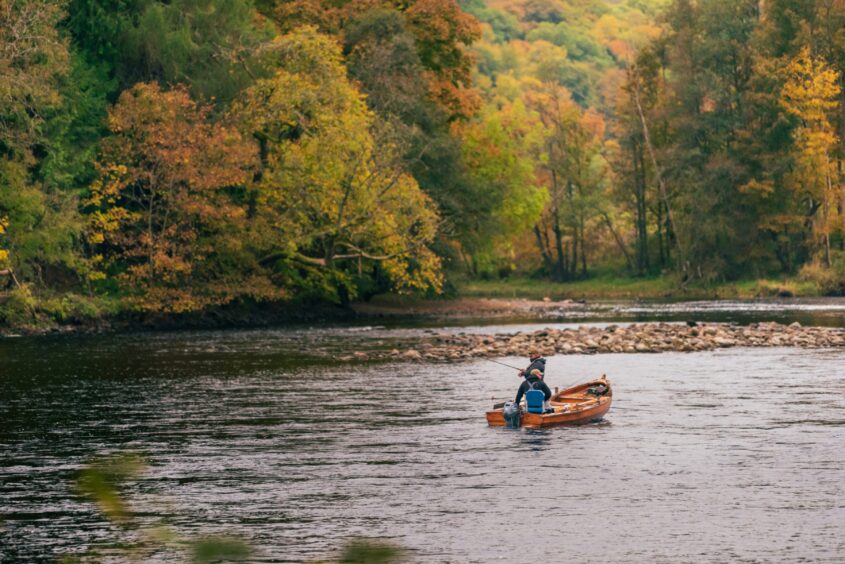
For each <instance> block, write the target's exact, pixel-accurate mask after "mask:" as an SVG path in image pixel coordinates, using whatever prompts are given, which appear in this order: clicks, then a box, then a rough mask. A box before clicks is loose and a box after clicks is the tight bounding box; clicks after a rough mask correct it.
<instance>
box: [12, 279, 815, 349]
mask: <svg viewBox="0 0 845 564" xmlns="http://www.w3.org/2000/svg"><path fill="white" fill-rule="evenodd" d="M820 294H821V292H820V291H819V287H818V286H817V285H815V284H814V283H812V282H806V281H796V280H788V279H783V280H754V281H746V282H741V283H733V284H722V285H717V286H708V287H699V286H694V285H692V286H691V285H687V286H684V287H681V286H679V285H678V284H677V280H675V279H673V278H671V277H658V278H618V277H612V276H598V277H596V278H593V279H589V280H583V281H576V282H571V283H563V284H561V283H552V282H548V281H543V280H534V279H526V278H512V279H507V280H497V281H478V280H472V281H469V280H465V281H457V282H456V285H455V292H454V294H453V296H452V297H441V298H421V297H415V296H398V295H394V294H385V295H380V296H376V297H374V298H372V299H370V300H368V301H366V302H357V303H352V304H350V305H349V306H347V307H343V306H340V305H337V304H332V303H328V302H303V301H290V302H272V303H237V304H230V305H227V306H222V307H215V308H209V309H207V310H203V311H199V312H192V313H184V314H174V313H139V312H134V311H130V310H128V309H127V308H126V305H125V304H124V303H122V302H121V301H120V300H119V299H118V298H115V297H108V296H83V295H79V294H63V295H55V296H37V297H36V296H34V295H33V294H31V293H29V291H28V290H25V289H21V290H18V291H12V292H7V293H5V294H4V295H2V296H0V298H2V299H0V335H39V334H54V333H105V332H126V331H139V330H141V331H143V330H158V329H164V330H173V329H223V328H255V327H269V326H281V325H293V324H302V323H308V324H323V323H345V322H362V323H379V322H382V320H386V319H396V320H403V321H405V322H416V320H422V321H424V320H429V321H430V320H435V319H443V320H450V319H451V320H456V319H462V320H477V321H483V320H485V319H489V320H495V319H505V318H510V319H520V320H532V319H533V320H546V319H568V318H579V317H580V316H583V315H584V314H585V311H586V310H588V309H589V308H590V307H591V305H596V304H601V303H602V302H605V303H606V302H608V301H614V300H615V301H633V300H646V301H647V300H651V301H653V302H660V301H664V302H684V301H693V300H713V299H757V298H761V297H765V298H768V299H772V298H778V297H793V296H795V297H807V296H817V295H820ZM781 321H783V320H782V319H781ZM802 321H803V320H802Z"/></svg>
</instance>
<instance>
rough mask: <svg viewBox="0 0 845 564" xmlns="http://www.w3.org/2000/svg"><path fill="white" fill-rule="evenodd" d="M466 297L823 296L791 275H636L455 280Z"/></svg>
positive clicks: (645, 297)
mask: <svg viewBox="0 0 845 564" xmlns="http://www.w3.org/2000/svg"><path fill="white" fill-rule="evenodd" d="M456 287H457V293H458V295H459V296H461V297H466V298H482V297H484V298H525V299H543V298H551V299H553V300H564V299H589V300H597V299H659V298H664V299H686V300H699V299H728V298H744V299H750V298H760V297H776V296H784V297H787V296H796V297H798V296H800V297H810V296H819V295H822V292H821V289H820V287H819V286H818V284H816V283H815V282H812V281H804V280H798V279H789V278H781V279H777V278H773V279H760V280H744V281H738V282H726V283H720V284H713V285H702V284H694V283H689V284H686V285H681V284H680V282H679V281H678V279H677V278H676V277H673V276H659V277H651V278H634V277H622V276H614V275H605V276H597V277H595V278H589V279H586V280H578V281H575V282H563V283H561V282H549V281H546V280H536V279H531V278H508V279H503V280H465V281H460V282H458V283H456Z"/></svg>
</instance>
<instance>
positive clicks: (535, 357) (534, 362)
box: [519, 349, 546, 378]
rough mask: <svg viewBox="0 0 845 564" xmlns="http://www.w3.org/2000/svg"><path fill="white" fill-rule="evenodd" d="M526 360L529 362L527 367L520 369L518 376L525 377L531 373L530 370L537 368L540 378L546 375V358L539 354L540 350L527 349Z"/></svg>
mask: <svg viewBox="0 0 845 564" xmlns="http://www.w3.org/2000/svg"><path fill="white" fill-rule="evenodd" d="M528 361H529V362H530V363H531V364H529V365H528V368H526V369H525V370H520V371H519V376H524V377H527V376H528V375H530V374H531V371H532V370H539V371H540V378H543V377H544V376H545V375H546V359H545V358H543V357H542V356H540V351H538V350H537V349H531V350H529V351H528Z"/></svg>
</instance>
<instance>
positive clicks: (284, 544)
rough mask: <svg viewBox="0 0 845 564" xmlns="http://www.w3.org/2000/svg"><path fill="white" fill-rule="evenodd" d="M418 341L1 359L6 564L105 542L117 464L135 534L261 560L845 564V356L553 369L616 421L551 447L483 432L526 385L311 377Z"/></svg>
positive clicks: (558, 379)
mask: <svg viewBox="0 0 845 564" xmlns="http://www.w3.org/2000/svg"><path fill="white" fill-rule="evenodd" d="M687 315H688V316H689V315H694V314H691V313H688V314H687ZM762 317H764V316H761V317H760V318H762ZM540 326H542V325H540ZM497 329H502V327H497ZM438 330H449V329H446V328H441V329H438ZM452 330H458V329H452ZM460 330H472V328H461V329H460ZM420 331H422V330H421V329H411V328H392V329H385V328H372V327H369V328H363V327H345V328H333V329H327V328H323V329H310V330H309V329H299V330H292V329H284V330H260V331H225V332H183V333H147V334H138V335H120V336H108V337H104V336H87V337H68V338H54V339H53V338H47V339H44V338H42V339H6V340H3V341H0V385H2V388H0V449H2V450H0V561H13V560H21V561H32V560H50V559H54V558H56V557H57V556H61V555H65V554H74V553H80V552H83V551H84V550H86V549H88V548H91V547H92V546H96V545H99V544H102V543H105V542H109V541H110V540H111V539H113V538H115V535H116V534H117V531H116V530H115V529H114V528H112V526H110V525H109V524H108V523H107V522H106V521H105V520H104V519H103V518H102V517H101V516H100V515H99V514H98V513H97V511H96V509H95V507H94V506H93V505H91V504H90V503H88V502H86V501H85V500H83V499H81V498H80V497H79V496H78V495H77V494H76V493H75V491H74V489H73V479H74V476H75V475H76V473H77V472H78V470H79V468H81V467H82V465H84V464H85V463H86V461H88V460H90V459H91V457H92V456H94V455H97V454H105V453H112V452H121V451H132V452H140V453H143V454H144V456H145V457H146V459H147V461H148V468H147V470H146V472H145V473H144V474H143V475H142V476H141V477H140V478H139V479H138V480H135V481H132V482H130V483H129V484H127V489H126V493H127V497H128V499H129V500H130V501H131V503H132V504H133V506H134V507H136V508H138V509H140V510H141V512H142V519H143V520H146V521H148V522H150V523H153V522H156V521H158V520H160V519H165V520H166V521H167V522H168V523H169V524H170V525H172V526H173V527H174V528H175V529H177V530H178V531H179V532H180V533H182V534H184V535H185V536H188V537H199V536H202V535H206V534H213V533H226V534H235V535H240V536H242V537H244V538H246V539H247V540H248V542H249V543H250V544H251V545H252V547H253V549H254V550H255V554H254V558H255V559H256V560H267V561H291V562H300V561H307V560H315V559H319V558H325V557H327V556H330V555H331V553H332V551H333V550H334V549H335V548H336V547H338V546H340V545H341V544H343V542H344V541H345V540H346V539H348V538H349V537H352V536H368V537H378V538H383V539H389V540H392V541H394V542H396V543H398V544H401V545H403V546H405V547H407V548H409V549H410V550H411V555H412V560H414V561H418V562H495V561H502V562H536V561H543V560H545V561H560V560H564V559H566V560H568V561H572V562H601V561H604V562H667V563H670V562H671V563H675V562H726V561H744V562H796V561H813V562H842V561H843V559H845V351H834V350H813V351H810V350H799V349H724V350H718V351H713V352H706V353H664V354H659V355H651V354H642V355H625V354H616V355H592V356H582V355H572V356H557V357H551V358H550V359H549V364H548V371H547V377H546V379H547V381H548V383H549V384H550V385H551V386H561V387H563V386H565V385H567V384H570V383H573V382H575V381H579V380H581V379H583V378H586V377H589V376H597V375H600V374H601V373H607V374H608V376H609V377H610V378H611V381H612V382H613V384H614V390H615V393H614V404H613V406H614V407H613V408H612V409H611V411H610V412H609V414H608V415H607V417H606V418H605V421H604V422H602V423H598V424H592V425H587V426H583V427H577V428H556V429H549V430H544V431H527V430H515V431H514V430H506V429H501V428H497V429H492V428H488V427H487V425H486V422H485V420H484V411H485V410H486V409H487V408H489V406H490V405H491V403H492V401H491V398H496V399H500V398H506V397H508V396H510V395H512V394H513V393H514V392H515V390H516V386H517V384H518V382H519V381H518V379H517V377H516V376H515V375H514V374H513V373H512V372H509V371H508V369H506V368H503V367H501V366H498V365H495V364H492V363H489V362H485V361H473V362H465V363H458V364H405V363H395V364H391V363H351V364H340V363H335V362H330V361H328V360H326V359H325V358H324V356H325V354H326V353H328V352H330V351H331V350H332V349H333V348H336V349H340V348H344V347H346V348H349V347H352V348H362V347H366V346H367V343H375V342H380V343H381V346H383V345H384V343H385V342H387V343H389V342H390V341H391V340H395V341H397V342H404V341H408V340H413V338H414V336H415V334H416V335H417V336H418V335H419V332H420ZM415 332H417V333H415ZM500 360H502V361H504V362H509V363H520V362H521V361H520V359H516V358H509V359H508V358H505V359H500ZM160 558H161V559H162V560H167V559H168V556H167V554H166V553H162V554H161V556H160Z"/></svg>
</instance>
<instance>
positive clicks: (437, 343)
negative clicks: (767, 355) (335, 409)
mask: <svg viewBox="0 0 845 564" xmlns="http://www.w3.org/2000/svg"><path fill="white" fill-rule="evenodd" d="M532 347H536V348H537V349H539V351H540V352H541V354H543V355H545V356H550V355H553V354H595V353H659V352H669V351H676V352H695V351H710V350H715V349H719V348H729V347H801V348H829V347H845V329H842V328H830V327H803V326H801V324H800V323H797V322H796V323H793V324H791V325H783V324H780V323H775V322H770V323H752V324H750V325H743V326H740V325H729V324H722V323H695V324H692V323H690V324H676V323H639V324H632V325H628V326H619V325H609V326H607V327H578V328H577V329H542V330H539V331H534V332H531V333H515V334H496V335H476V334H472V335H469V334H456V335H453V334H435V335H433V336H431V337H428V338H424V339H422V340H421V341H420V342H419V343H417V344H416V345H415V346H414V348H411V349H407V350H404V351H401V350H398V349H393V350H391V351H389V352H388V351H385V352H382V353H377V352H376V353H372V352H371V353H369V354H366V353H356V354H355V355H354V356H352V357H350V358H358V359H363V358H370V359H376V358H381V359H399V360H423V361H454V360H463V359H472V358H484V357H501V356H526V354H527V352H528V350H529V349H530V348H532Z"/></svg>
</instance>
